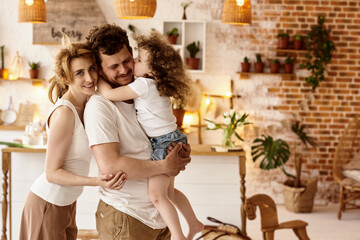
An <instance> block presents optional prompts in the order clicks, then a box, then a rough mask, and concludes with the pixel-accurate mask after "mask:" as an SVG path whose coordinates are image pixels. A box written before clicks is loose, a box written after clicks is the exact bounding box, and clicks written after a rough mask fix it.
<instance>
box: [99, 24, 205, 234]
mask: <svg viewBox="0 0 360 240" xmlns="http://www.w3.org/2000/svg"><path fill="white" fill-rule="evenodd" d="M135 40H136V42H137V44H138V50H139V52H138V57H137V58H136V59H135V66H134V75H135V76H136V79H135V81H134V82H133V83H130V84H128V85H127V86H123V87H118V88H115V89H112V87H111V86H110V85H109V84H108V83H106V82H105V81H104V80H100V82H99V85H98V90H99V92H100V93H101V94H102V95H103V96H104V97H105V98H107V99H109V100H111V101H125V100H129V99H134V102H135V108H136V110H137V118H138V121H139V122H140V124H141V126H142V127H143V129H144V131H145V132H146V134H147V135H148V137H149V138H150V142H151V144H152V147H153V154H152V156H151V158H152V159H153V160H161V159H164V158H165V156H166V150H167V148H168V147H169V146H170V145H171V143H172V142H183V143H187V138H186V136H185V135H184V134H183V133H181V132H180V131H179V130H177V126H176V119H175V117H174V116H173V114H172V106H171V101H170V97H174V98H175V99H179V100H181V101H183V102H184V101H185V96H186V94H187V93H188V92H189V88H190V87H189V82H190V78H189V77H188V76H187V74H186V71H185V68H184V64H183V61H182V59H181V57H180V55H179V53H178V52H177V51H176V50H175V49H174V48H173V47H172V46H171V45H170V44H168V43H167V41H166V40H165V39H164V37H163V36H162V35H161V34H160V33H158V32H156V31H152V33H151V34H150V35H149V36H144V35H141V36H137V37H135ZM149 196H150V200H151V201H152V202H153V204H154V205H155V207H156V208H157V209H158V210H159V212H160V214H161V216H162V218H163V219H164V221H165V223H166V224H167V225H168V227H169V230H170V232H171V235H172V239H174V240H184V239H193V237H194V235H195V234H196V233H198V232H200V231H201V230H202V229H203V224H202V223H201V222H200V221H199V220H198V219H197V218H196V216H195V213H194V212H193V210H192V207H191V205H190V203H189V201H188V199H187V198H186V196H185V195H184V194H183V193H182V192H180V191H179V190H177V189H175V188H174V178H173V177H172V178H170V177H169V176H167V175H158V176H155V177H151V178H150V179H149ZM170 200H171V202H172V203H173V204H174V205H175V206H176V207H177V208H178V209H179V211H180V212H181V213H182V214H183V215H184V217H185V219H186V221H187V223H188V225H189V233H188V235H187V238H185V236H184V235H183V233H182V230H181V226H180V222H179V218H178V215H177V212H176V209H175V207H174V205H173V204H172V203H171V202H170Z"/></svg>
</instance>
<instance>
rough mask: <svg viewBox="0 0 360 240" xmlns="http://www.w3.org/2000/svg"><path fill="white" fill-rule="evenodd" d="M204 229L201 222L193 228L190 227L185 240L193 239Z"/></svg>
mask: <svg viewBox="0 0 360 240" xmlns="http://www.w3.org/2000/svg"><path fill="white" fill-rule="evenodd" d="M203 229H204V224H202V223H201V222H198V223H197V224H196V225H194V226H190V227H189V233H188V235H187V239H188V240H192V239H193V238H194V236H195V235H196V234H197V233H199V232H201V231H202V230H203Z"/></svg>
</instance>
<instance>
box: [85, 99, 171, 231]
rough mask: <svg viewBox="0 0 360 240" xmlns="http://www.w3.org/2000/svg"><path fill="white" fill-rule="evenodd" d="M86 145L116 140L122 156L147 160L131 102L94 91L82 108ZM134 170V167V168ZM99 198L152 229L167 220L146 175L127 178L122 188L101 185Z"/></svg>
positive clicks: (144, 140) (145, 144) (147, 151)
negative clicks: (111, 98) (156, 205)
mask: <svg viewBox="0 0 360 240" xmlns="http://www.w3.org/2000/svg"><path fill="white" fill-rule="evenodd" d="M84 122H85V130H86V134H87V136H88V138H89V145H90V146H93V145H97V144H102V143H112V142H117V143H119V151H120V155H121V156H127V157H132V158H137V159H141V160H149V159H150V155H151V153H152V148H151V144H150V141H149V139H148V137H147V136H146V134H145V133H144V131H143V130H142V128H141V126H140V125H139V123H138V121H137V119H136V111H135V108H134V105H133V104H127V103H124V102H115V103H113V102H111V101H109V100H107V99H105V98H104V97H102V96H101V95H100V94H98V93H95V94H94V95H93V96H92V97H91V98H90V100H89V101H88V103H87V104H86V108H85V112H84ZM134 171H136V169H134ZM99 190H100V198H101V200H102V201H104V202H105V203H107V204H109V205H111V206H113V207H114V208H116V209H117V210H119V211H121V212H124V213H126V214H129V215H130V216H132V217H134V218H136V219H138V220H139V221H141V222H143V223H144V224H146V225H147V226H149V227H151V228H154V229H161V228H165V227H166V224H165V223H164V221H163V219H162V218H161V216H160V213H159V211H158V210H157V209H156V208H155V206H154V205H153V204H152V202H151V201H150V198H149V193H148V179H147V178H146V179H141V180H136V181H134V180H127V181H126V183H125V185H124V187H123V188H122V189H121V190H110V189H108V188H103V187H100V189H99Z"/></svg>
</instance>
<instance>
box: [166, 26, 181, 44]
mask: <svg viewBox="0 0 360 240" xmlns="http://www.w3.org/2000/svg"><path fill="white" fill-rule="evenodd" d="M166 35H167V36H168V39H169V42H170V43H171V44H176V42H177V38H178V36H179V29H177V28H173V29H171V30H170V31H167V32H166Z"/></svg>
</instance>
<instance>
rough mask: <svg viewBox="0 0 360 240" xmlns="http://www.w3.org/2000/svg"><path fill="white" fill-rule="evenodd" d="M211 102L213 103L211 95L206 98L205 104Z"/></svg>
mask: <svg viewBox="0 0 360 240" xmlns="http://www.w3.org/2000/svg"><path fill="white" fill-rule="evenodd" d="M210 103H211V100H210V98H209V97H207V98H206V100H205V104H206V105H209V104H210Z"/></svg>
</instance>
